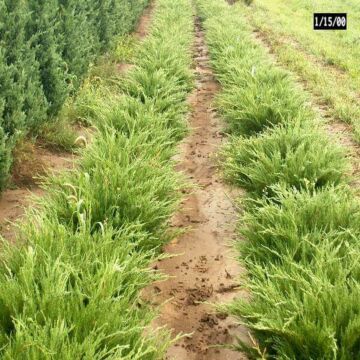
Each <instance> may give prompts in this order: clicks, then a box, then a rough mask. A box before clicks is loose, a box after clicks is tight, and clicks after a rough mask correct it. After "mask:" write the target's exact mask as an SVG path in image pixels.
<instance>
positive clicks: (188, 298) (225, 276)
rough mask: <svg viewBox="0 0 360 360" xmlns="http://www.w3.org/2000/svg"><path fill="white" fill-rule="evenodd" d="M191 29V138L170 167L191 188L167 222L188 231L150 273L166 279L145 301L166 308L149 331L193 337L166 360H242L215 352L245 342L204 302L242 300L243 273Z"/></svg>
mask: <svg viewBox="0 0 360 360" xmlns="http://www.w3.org/2000/svg"><path fill="white" fill-rule="evenodd" d="M195 22H196V33H195V39H196V40H195V45H194V63H195V74H196V79H197V80H196V89H195V90H194V91H193V93H192V94H191V96H190V97H189V103H190V105H191V106H192V109H193V111H192V115H191V118H190V127H191V128H192V131H191V134H190V135H189V136H188V137H187V138H186V139H185V140H184V141H183V142H182V143H181V144H180V152H179V155H178V156H177V158H176V160H177V161H178V166H177V169H178V170H179V171H181V172H184V173H185V175H186V176H187V177H188V178H190V180H191V182H192V183H194V184H196V186H197V188H196V189H195V190H193V191H192V192H191V193H189V194H187V197H186V199H185V200H184V201H183V203H182V209H181V210H180V211H179V213H178V214H177V215H176V216H175V217H174V219H173V223H172V226H173V227H175V228H186V227H190V230H188V231H187V232H186V233H185V234H184V235H181V236H180V237H178V238H177V239H175V240H173V241H172V242H171V243H170V244H168V245H167V246H165V248H164V251H165V252H166V253H168V254H172V255H178V256H175V257H172V258H170V259H165V260H161V261H159V262H157V263H156V264H155V266H154V268H155V269H158V270H159V271H160V272H162V273H165V274H167V275H169V276H170V277H169V279H167V280H166V281H163V282H158V283H156V284H154V285H152V286H151V287H150V288H148V289H147V290H146V292H145V294H144V295H145V298H150V301H151V302H152V303H154V304H163V303H165V304H163V306H162V308H161V314H160V317H159V318H158V319H157V320H156V323H155V324H154V326H164V325H165V326H166V327H167V328H169V329H172V331H173V335H174V336H175V335H177V334H179V333H185V334H190V333H192V335H190V336H186V337H184V338H182V339H181V340H180V341H178V342H177V343H176V344H174V345H173V346H171V347H170V349H169V350H168V354H167V357H166V359H177V360H182V359H187V360H195V359H196V360H205V359H207V360H211V359H221V360H234V359H237V360H241V359H246V357H245V355H243V354H241V353H239V352H236V351H233V350H230V349H224V348H214V347H213V346H214V345H219V344H231V343H233V341H234V339H235V338H234V336H237V337H240V338H242V339H244V340H245V339H247V331H246V330H245V329H244V328H242V327H240V326H238V325H236V324H235V323H234V322H233V321H232V320H231V319H230V318H227V317H226V316H224V315H221V314H215V313H214V309H213V308H212V307H211V306H210V305H208V304H204V303H203V302H204V301H207V302H212V303H213V302H216V303H222V302H227V301H230V300H231V299H233V298H234V297H235V296H237V297H238V296H244V297H246V293H245V291H240V290H239V289H238V285H239V277H240V275H241V274H243V273H244V272H245V270H243V269H242V268H241V267H240V265H239V262H238V261H237V260H236V259H235V256H236V255H237V254H236V252H235V251H234V250H233V248H232V246H231V244H230V241H231V240H233V239H234V238H235V226H236V222H237V214H236V210H235V208H234V206H233V204H232V202H231V201H230V199H234V198H235V197H236V196H237V195H238V194H235V193H234V190H233V189H230V188H229V187H227V186H226V185H225V184H224V183H223V182H222V180H221V176H220V175H219V174H218V173H217V166H216V159H215V156H214V155H215V153H216V151H218V150H219V148H220V147H221V145H222V143H223V142H224V141H225V138H224V136H223V134H222V129H223V124H222V122H221V121H220V119H219V118H217V117H216V113H215V110H214V109H213V108H212V107H211V103H212V101H213V98H214V95H215V94H216V92H217V91H218V90H219V84H218V83H217V82H216V81H215V79H214V77H213V74H212V71H211V69H210V68H209V65H208V61H209V55H208V51H207V48H206V46H205V41H204V33H203V30H202V29H201V24H200V21H199V19H198V18H196V21H195ZM231 193H232V194H231ZM228 194H229V196H228ZM230 194H231V195H230ZM179 254H180V255H179ZM169 299H170V300H169ZM166 301H167V302H166Z"/></svg>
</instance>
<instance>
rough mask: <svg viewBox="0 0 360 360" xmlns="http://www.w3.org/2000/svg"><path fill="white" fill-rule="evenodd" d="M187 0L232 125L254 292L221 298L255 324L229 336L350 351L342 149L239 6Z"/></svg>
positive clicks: (243, 248) (263, 349) (357, 326)
mask: <svg viewBox="0 0 360 360" xmlns="http://www.w3.org/2000/svg"><path fill="white" fill-rule="evenodd" d="M196 3H197V6H198V9H199V12H200V16H201V18H202V20H203V24H204V28H205V32H206V40H207V43H208V45H209V51H210V55H211V59H212V65H213V67H214V70H215V72H216V75H217V77H218V79H219V81H220V82H221V84H222V86H223V91H222V93H221V94H220V95H219V97H218V101H217V104H216V105H217V107H218V110H219V112H220V113H221V114H222V115H223V116H224V119H225V120H226V121H227V122H228V124H229V133H230V134H231V137H230V141H229V144H228V145H226V146H225V148H224V152H223V159H224V172H225V175H226V176H227V178H228V179H229V180H230V181H232V182H233V183H235V184H238V185H239V186H242V187H244V188H245V189H247V190H248V196H247V197H246V198H245V199H242V200H240V206H241V207H242V208H243V214H242V216H241V219H240V221H239V225H238V230H239V235H240V236H241V239H239V241H238V242H237V246H238V248H239V250H240V252H241V256H240V261H241V262H242V263H243V264H244V265H245V267H246V269H247V271H248V279H247V281H246V287H247V288H248V290H249V293H250V294H251V296H250V299H247V300H245V299H238V300H236V301H234V302H233V303H232V304H230V305H226V306H225V305H224V306H222V307H221V309H222V310H224V311H227V312H229V313H230V314H232V315H234V316H235V317H236V318H237V319H238V320H239V322H240V323H242V324H244V325H245V326H247V327H248V329H249V330H250V331H251V332H252V333H253V335H254V336H253V342H251V341H249V342H248V343H244V342H241V341H239V342H238V346H237V348H238V349H239V350H245V351H247V353H248V354H249V356H250V358H254V359H260V358H261V359H283V360H285V359H287V360H290V359H293V360H301V359H303V360H309V359H312V360H315V359H319V360H320V359H321V360H323V359H328V360H334V359H341V360H351V359H358V358H360V302H359V299H360V267H359V260H360V245H359V236H360V234H359V232H360V223H359V219H360V216H359V215H360V213H359V209H360V202H359V199H358V197H356V194H355V193H354V191H353V190H352V189H351V188H350V187H349V186H348V184H347V183H348V182H349V179H348V176H347V169H348V168H349V164H348V161H347V159H346V157H345V153H344V151H343V149H341V148H340V147H339V146H338V145H335V144H334V143H331V142H330V139H329V138H328V137H327V136H325V135H324V133H323V130H322V128H321V127H319V124H318V119H317V118H316V116H315V115H314V113H313V112H312V111H311V109H310V108H309V105H308V104H307V100H306V96H305V95H304V94H303V92H302V91H301V90H300V89H299V88H298V87H297V86H296V85H295V82H294V80H293V78H292V77H291V76H290V75H289V74H288V73H286V72H284V71H283V70H281V69H278V68H277V67H276V66H275V65H274V64H273V63H272V62H271V61H270V59H269V56H268V55H267V54H266V52H265V51H264V50H263V49H262V48H261V46H260V45H259V44H258V43H257V42H256V41H255V40H254V39H253V37H252V34H251V31H250V28H249V27H248V25H247V24H246V23H245V22H244V20H243V17H242V13H241V10H240V9H241V7H237V6H236V5H235V6H234V7H231V8H230V7H229V5H228V4H226V2H221V1H220V2H219V1H216V0H210V1H209V0H197V2H196ZM257 79H261V81H258V80H257ZM247 84H249V86H247ZM262 85H263V88H262Z"/></svg>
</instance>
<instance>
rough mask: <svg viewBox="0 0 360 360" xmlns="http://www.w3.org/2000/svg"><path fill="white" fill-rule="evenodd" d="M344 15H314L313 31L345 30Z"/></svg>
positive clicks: (345, 21)
mask: <svg viewBox="0 0 360 360" xmlns="http://www.w3.org/2000/svg"><path fill="white" fill-rule="evenodd" d="M346 29H347V14H346V13H315V14H314V30H346Z"/></svg>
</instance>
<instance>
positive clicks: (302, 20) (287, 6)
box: [239, 0, 360, 142]
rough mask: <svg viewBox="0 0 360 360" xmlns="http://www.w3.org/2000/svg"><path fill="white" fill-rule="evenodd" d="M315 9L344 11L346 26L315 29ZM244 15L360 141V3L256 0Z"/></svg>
mask: <svg viewBox="0 0 360 360" xmlns="http://www.w3.org/2000/svg"><path fill="white" fill-rule="evenodd" d="M239 5H241V2H239ZM315 12H339V13H343V12H345V13H346V12H347V13H348V28H347V30H346V31H313V21H312V14H313V13H315ZM242 14H243V15H245V16H246V18H247V20H248V21H247V22H248V24H250V26H251V27H252V29H253V30H256V34H257V36H258V37H259V38H260V39H261V40H262V41H263V42H264V43H265V44H266V45H267V46H268V47H269V49H270V51H271V52H273V53H274V54H275V55H276V58H277V60H278V61H279V63H281V64H282V65H283V66H284V67H286V68H288V69H289V70H291V71H293V72H294V73H296V74H297V75H298V76H299V78H300V79H301V81H303V83H304V84H305V86H306V87H307V88H308V89H309V90H310V91H311V92H313V94H314V95H315V96H316V97H317V98H318V101H319V102H320V103H321V104H323V105H324V106H325V109H326V111H327V113H328V114H329V116H331V117H333V118H336V119H338V120H341V121H344V122H345V123H348V124H350V125H351V127H352V129H353V131H354V134H355V138H356V140H357V141H358V142H359V141H360V130H359V129H360V120H359V119H360V112H359V101H360V100H359V99H360V97H359V89H360V63H359V57H360V30H359V27H358V24H359V21H360V4H359V2H357V1H352V0H349V1H341V0H335V1H331V3H329V2H328V1H326V0H318V1H298V0H292V1H286V0H274V1H267V0H258V1H254V2H253V4H252V6H245V5H244V6H242Z"/></svg>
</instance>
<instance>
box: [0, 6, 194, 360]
mask: <svg viewBox="0 0 360 360" xmlns="http://www.w3.org/2000/svg"><path fill="white" fill-rule="evenodd" d="M158 3H159V8H158V10H157V12H156V14H155V19H154V25H153V26H154V29H156V31H154V33H153V34H152V35H151V36H150V38H149V39H148V40H145V42H144V43H143V46H144V47H149V51H151V53H149V56H148V59H147V62H146V65H145V64H144V66H141V65H139V68H141V71H140V70H138V71H140V73H141V76H139V73H138V72H137V71H134V72H131V73H130V74H129V75H128V78H127V83H129V84H131V86H133V87H134V88H135V89H146V102H143V101H142V99H143V98H142V97H141V96H138V95H139V93H138V92H136V91H134V92H131V94H130V91H129V92H128V93H126V92H121V90H120V89H121V86H120V85H119V83H120V81H119V79H118V80H117V81H115V83H116V85H112V86H111V87H109V88H107V87H106V85H107V83H106V82H100V84H97V85H96V86H95V85H94V86H89V87H88V88H87V91H85V92H81V93H80V95H79V97H78V98H77V99H76V102H75V111H76V110H78V112H79V114H81V115H82V116H83V118H84V120H85V121H87V122H89V123H92V124H93V125H97V126H98V129H99V131H97V132H96V133H95V134H94V138H93V141H92V142H91V144H89V145H88V147H87V148H86V150H84V152H83V154H82V155H83V156H82V157H80V158H79V161H78V164H77V165H78V166H76V168H75V169H74V170H72V171H69V172H67V173H64V174H61V175H58V176H56V177H49V178H48V182H47V184H46V185H45V187H46V189H47V191H46V193H47V195H46V196H45V197H43V198H41V199H38V202H37V203H36V206H34V207H33V208H32V209H29V210H28V212H27V215H26V217H25V219H24V220H23V222H22V223H19V238H18V239H17V243H18V244H19V245H18V246H16V247H15V246H9V245H8V244H6V243H4V244H1V247H2V249H3V252H2V254H1V260H0V287H1V289H2V290H3V291H2V292H1V293H0V357H1V358H3V359H22V358H24V359H25V358H26V359H69V360H70V359H78V358H83V359H95V360H103V359H114V360H115V359H124V360H160V359H163V358H164V356H165V350H166V347H167V346H168V345H169V334H168V333H167V332H166V331H165V330H163V329H159V330H155V331H154V329H151V331H149V330H148V329H147V327H148V326H149V325H150V324H151V322H152V320H153V319H154V311H153V310H152V309H151V308H150V307H149V306H148V304H146V303H145V302H144V301H143V300H142V299H141V296H140V294H141V290H142V289H143V288H144V287H146V286H148V285H149V283H150V282H152V281H154V280H158V279H159V278H160V277H159V275H157V274H156V273H155V272H154V271H152V270H151V269H149V266H150V264H151V262H152V261H154V260H155V259H157V258H158V257H159V247H160V246H161V245H162V244H163V243H164V242H165V241H167V240H169V238H170V237H172V236H173V235H174V233H173V232H172V231H170V230H169V223H170V218H171V216H172V215H173V212H174V210H175V208H176V207H177V204H178V202H179V197H180V196H181V191H180V186H181V187H182V186H183V180H182V179H181V176H180V175H179V174H178V173H176V172H175V171H174V168H173V162H172V161H171V156H172V155H173V154H174V150H175V149H174V145H175V140H174V134H180V133H181V132H182V131H183V128H184V125H183V124H181V123H180V119H182V121H183V122H185V116H184V112H185V109H186V106H185V93H184V92H185V90H184V89H187V91H189V90H190V83H191V82H190V78H188V75H189V70H188V67H189V65H190V61H188V60H189V56H190V53H189V50H190V49H191V46H192V44H193V36H192V30H193V12H192V11H193V9H192V6H191V3H190V1H188V0H180V1H177V2H173V1H172V0H158ZM174 18H176V19H177V22H174V21H173V19H174ZM162 33H167V34H166V36H165V37H164V38H162V41H159V42H158V44H159V48H160V47H161V46H164V47H166V48H168V47H169V44H168V43H171V44H172V45H171V46H172V48H173V49H174V51H176V54H173V53H169V54H168V57H169V59H168V61H166V58H165V57H164V58H163V65H160V64H157V65H156V70H155V69H154V66H151V59H153V62H154V64H155V63H157V61H158V59H157V51H158V50H159V51H160V53H164V52H163V51H162V50H161V49H159V48H156V47H153V46H152V44H153V43H154V42H156V37H157V36H159V35H158V34H162ZM176 44H177V45H176ZM164 56H165V55H164ZM173 58H177V59H178V61H177V64H175V63H174V62H173V61H172V59H173ZM137 62H138V63H139V64H140V63H141V59H140V58H139V59H137ZM167 64H169V65H167ZM172 70H176V71H175V73H174V74H173V75H172V76H170V75H169V74H170V72H171V71H172ZM158 73H161V74H165V75H166V76H165V75H164V76H163V77H162V80H163V82H162V85H163V86H164V90H163V91H162V90H161V88H159V87H157V86H156V83H153V82H151V83H150V82H148V79H152V78H154V77H155V76H156V74H158ZM154 74H155V75H154ZM183 79H187V81H188V82H187V83H186V84H185V83H184V81H183ZM150 86H153V87H154V89H151V88H150ZM125 88H126V89H127V86H126V87H125ZM155 90H156V91H155ZM176 93H179V94H181V97H180V96H179V97H177V99H178V101H180V102H181V104H178V103H171V101H170V100H171V99H172V97H173V96H174V95H173V94H176ZM167 97H168V98H169V99H168V98H167ZM119 100H121V101H120V102H119ZM0 104H1V103H0ZM164 104H166V106H164ZM169 114H172V115H176V116H175V117H176V119H177V120H178V121H170V117H169Z"/></svg>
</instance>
